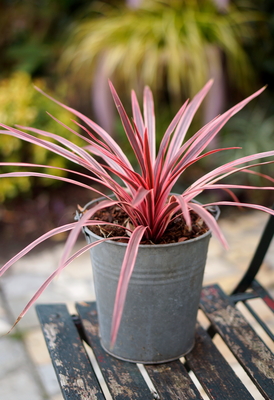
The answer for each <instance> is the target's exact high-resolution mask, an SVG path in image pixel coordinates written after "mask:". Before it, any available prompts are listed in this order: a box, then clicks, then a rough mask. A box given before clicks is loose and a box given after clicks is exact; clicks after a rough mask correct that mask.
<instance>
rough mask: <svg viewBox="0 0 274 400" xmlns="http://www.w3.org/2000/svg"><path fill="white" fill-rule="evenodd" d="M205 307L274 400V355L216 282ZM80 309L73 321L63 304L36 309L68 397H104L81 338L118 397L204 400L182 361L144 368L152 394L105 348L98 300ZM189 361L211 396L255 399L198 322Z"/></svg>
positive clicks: (119, 399) (203, 300)
mask: <svg viewBox="0 0 274 400" xmlns="http://www.w3.org/2000/svg"><path fill="white" fill-rule="evenodd" d="M257 289H258V290H259V291H260V293H261V294H262V295H264V296H265V293H266V292H264V290H263V289H262V288H261V287H259V288H257ZM201 306H202V309H203V310H204V312H205V313H206V316H207V317H208V318H209V320H210V321H211V323H212V324H213V325H214V328H215V329H216V330H217V331H218V332H219V333H220V335H221V336H222V338H223V340H224V341H225V342H226V344H227V345H228V347H229V348H230V350H231V351H232V352H233V353H234V355H235V356H236V358H237V359H238V360H239V362H240V363H241V365H242V366H243V367H244V368H245V369H246V371H247V373H248V374H249V376H250V377H251V379H252V380H253V381H254V383H255V384H256V386H257V387H259V390H260V392H261V393H262V394H263V396H264V397H265V399H267V400H272V399H274V371H273V365H274V358H273V355H272V354H271V352H270V351H269V349H268V348H267V347H266V346H265V345H264V343H263V342H262V340H261V339H260V338H259V337H258V335H257V334H256V333H255V332H254V330H253V329H251V327H250V326H249V324H248V322H247V321H246V320H245V319H244V318H243V316H242V314H241V313H240V311H239V310H238V309H236V308H235V306H234V303H232V302H231V301H230V300H229V298H228V297H227V296H226V295H225V294H224V293H223V292H222V291H221V289H220V288H219V287H218V286H217V285H213V286H209V287H207V288H205V289H203V291H202V297H201ZM76 309H77V311H78V313H79V318H78V317H77V316H73V319H72V317H71V316H70V315H69V313H68V310H67V308H66V306H65V305H59V304H57V305H44V306H38V307H37V312H38V315H39V319H40V322H41V326H42V328H43V332H44V336H45V340H46V343H47V346H48V349H49V351H50V354H51V357H52V361H53V365H54V368H55V371H56V374H57V376H58V379H59V383H60V387H61V389H62V393H63V396H64V399H65V400H72V399H73V400H104V399H105V396H104V394H103V392H102V390H101V387H100V385H99V383H98V380H97V378H96V376H95V373H94V371H93V368H92V365H91V363H90V361H89V358H88V356H87V354H86V351H85V348H84V346H83V343H82V340H83V338H84V339H85V340H86V341H87V342H88V344H89V345H90V346H91V347H92V350H93V352H94V355H95V357H96V359H97V362H98V365H99V368H100V370H101V372H102V374H103V377H104V379H105V381H106V382H107V385H108V388H109V391H110V393H111V395H112V398H113V399H114V400H150V399H151V400H153V399H155V398H159V399H161V400H175V399H176V400H194V399H195V400H202V396H201V394H200V392H199V390H198V389H197V387H196V386H195V384H194V382H193V381H192V380H191V378H190V376H189V374H188V372H187V370H186V368H185V366H184V365H183V364H182V363H181V362H180V361H179V360H177V361H173V362H170V363H166V364H160V365H145V366H144V368H145V369H146V371H147V373H148V375H149V377H150V379H151V381H152V383H153V385H154V387H155V389H156V391H157V393H152V392H151V391H150V389H149V388H148V386H147V384H146V382H145V380H144V378H143V376H142V374H141V373H140V371H139V368H138V367H137V366H136V364H132V363H127V362H123V361H120V360H118V359H116V358H114V357H112V356H111V355H109V354H107V353H106V352H105V351H104V349H103V348H102V346H101V344H100V337H99V328H98V321H97V312H96V306H95V304H94V303H86V302H81V303H79V304H77V305H76ZM76 326H77V329H76ZM171 334H172V333H171ZM185 359H186V362H187V366H188V367H190V368H191V369H192V370H193V372H194V373H195V375H196V376H197V377H198V379H199V381H200V383H201V384H202V386H203V388H204V390H205V391H206V393H207V395H208V398H209V399H210V400H215V399H226V400H251V399H252V396H251V395H250V393H249V392H248V391H247V390H246V388H245V387H244V386H243V384H242V383H241V382H240V380H239V378H238V377H237V376H236V375H235V373H234V372H233V370H232V369H231V367H230V366H229V365H228V364H227V362H226V361H225V360H224V358H223V357H222V355H221V354H220V353H219V351H218V350H217V349H216V347H215V345H214V344H213V342H212V340H211V338H210V337H209V335H208V334H207V333H206V332H205V331H204V330H203V329H202V328H201V327H200V326H199V325H198V326H197V335H196V342H195V347H194V349H193V350H192V351H191V352H190V353H189V354H188V355H186V356H185Z"/></svg>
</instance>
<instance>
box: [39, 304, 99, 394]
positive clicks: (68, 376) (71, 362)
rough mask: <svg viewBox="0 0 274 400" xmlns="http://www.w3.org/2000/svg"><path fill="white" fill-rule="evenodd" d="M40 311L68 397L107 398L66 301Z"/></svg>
mask: <svg viewBox="0 0 274 400" xmlns="http://www.w3.org/2000/svg"><path fill="white" fill-rule="evenodd" d="M36 311H37V314H38V317H39V320H40V323H41V326H42V330H43V333H44V337H45V340H46V344H47V347H48V350H49V353H50V355H51V359H52V363H53V366H54V369H55V371H56V375H57V378H58V381H59V384H60V387H61V390H62V393H63V397H64V399H65V400H104V399H105V397H104V396H103V394H102V391H101V388H100V385H99V383H98V380H97V377H96V375H95V373H94V371H93V369H92V366H91V363H90V360H89V358H88V356H87V354H86V351H85V349H84V347H83V345H82V342H81V340H80V338H79V335H78V332H77V329H76V327H75V325H74V323H73V322H72V319H71V315H70V314H69V312H68V310H67V307H66V306H65V305H64V304H54V305H51V304H49V305H37V306H36Z"/></svg>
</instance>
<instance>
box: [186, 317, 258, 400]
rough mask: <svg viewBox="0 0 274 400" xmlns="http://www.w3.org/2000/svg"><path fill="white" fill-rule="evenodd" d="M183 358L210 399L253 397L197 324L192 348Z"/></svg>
mask: <svg viewBox="0 0 274 400" xmlns="http://www.w3.org/2000/svg"><path fill="white" fill-rule="evenodd" d="M185 358H186V361H187V364H188V366H189V367H190V368H191V370H192V371H193V372H194V374H195V375H196V377H197V378H198V380H199V382H200V383H201V385H202V386H203V388H204V390H205V392H206V393H207V395H208V396H209V398H210V399H226V400H235V399H241V400H252V399H254V398H253V397H252V396H251V394H250V393H249V391H248V390H247V389H246V387H245V386H244V385H243V384H242V382H241V381H240V379H239V378H238V377H237V375H236V374H235V372H234V371H233V369H232V368H231V367H230V366H229V364H228V363H227V361H226V360H225V359H224V357H223V356H222V354H221V353H220V352H219V350H218V349H217V347H216V346H215V345H214V343H213V342H212V339H211V338H210V336H209V335H208V333H207V332H206V331H205V330H204V329H203V328H202V327H201V326H200V325H199V324H197V326H196V337H195V346H194V349H193V350H192V351H191V352H190V353H189V354H187V355H186V356H185Z"/></svg>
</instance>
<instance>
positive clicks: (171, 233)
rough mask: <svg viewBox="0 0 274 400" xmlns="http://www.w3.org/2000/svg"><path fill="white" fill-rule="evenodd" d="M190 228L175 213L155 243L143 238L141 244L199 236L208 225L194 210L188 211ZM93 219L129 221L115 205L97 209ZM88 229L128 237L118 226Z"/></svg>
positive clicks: (161, 242)
mask: <svg viewBox="0 0 274 400" xmlns="http://www.w3.org/2000/svg"><path fill="white" fill-rule="evenodd" d="M190 216H191V221H192V229H191V231H189V229H188V227H187V225H186V223H185V219H184V218H183V217H182V215H181V214H179V213H178V214H177V215H176V217H175V218H174V219H173V220H172V221H171V222H170V223H169V225H168V227H167V229H166V231H165V233H164V234H163V235H162V237H161V238H160V240H158V241H157V243H154V242H152V241H151V240H143V241H142V242H141V244H169V243H176V242H183V241H185V240H189V239H193V238H196V237H197V236H201V235H203V234H204V233H206V232H207V231H208V227H207V225H206V224H205V222H204V221H203V220H202V219H201V217H200V216H199V215H197V214H196V213H194V212H192V211H191V212H190ZM92 219H93V220H94V219H95V220H98V221H99V220H100V221H106V222H111V223H115V224H119V225H123V226H126V225H127V224H128V222H129V218H128V215H127V214H126V213H125V212H124V211H123V210H121V209H120V207H118V206H117V205H115V206H113V207H109V208H105V209H102V210H99V211H97V212H96V213H95V215H94V216H93V217H92ZM89 229H90V230H91V231H92V232H93V233H95V234H96V235H98V236H102V237H109V238H112V237H115V236H125V237H128V234H127V231H126V230H125V229H123V228H120V227H115V226H113V225H107V224H106V225H92V226H89ZM117 241H119V242H125V243H127V242H128V240H127V239H117Z"/></svg>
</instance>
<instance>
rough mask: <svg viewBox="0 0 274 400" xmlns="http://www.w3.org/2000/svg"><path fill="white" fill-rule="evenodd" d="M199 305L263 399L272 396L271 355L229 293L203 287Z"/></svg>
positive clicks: (273, 364)
mask: <svg viewBox="0 0 274 400" xmlns="http://www.w3.org/2000/svg"><path fill="white" fill-rule="evenodd" d="M201 307H202V309H203V310H204V312H205V313H206V315H207V317H208V318H209V320H210V322H211V323H212V324H213V326H214V328H215V329H216V330H217V332H218V333H219V334H220V335H221V337H222V338H223V340H224V341H225V343H226V344H227V345H228V347H229V348H230V350H231V351H232V353H233V354H234V355H235V357H236V358H237V359H238V361H239V363H240V364H241V365H242V367H243V368H244V369H245V371H246V372H247V374H248V375H249V377H250V378H251V379H252V381H253V382H254V383H255V384H256V385H257V387H258V388H259V390H260V391H261V393H263V395H264V396H265V398H266V399H271V400H272V399H273V398H274V356H273V354H272V353H271V351H270V350H269V348H268V347H267V346H266V345H265V344H264V342H263V341H262V339H261V338H260V337H259V336H258V335H257V334H256V332H255V331H254V330H253V329H252V328H251V326H250V325H249V324H248V322H247V321H246V320H245V318H244V317H243V315H242V314H241V313H240V311H239V310H238V309H237V308H236V307H235V306H234V304H233V303H232V302H230V300H229V298H228V296H226V295H225V294H224V293H223V291H222V290H221V289H220V288H219V287H218V286H217V285H213V286H209V287H206V288H204V289H203V291H202V296H201Z"/></svg>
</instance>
